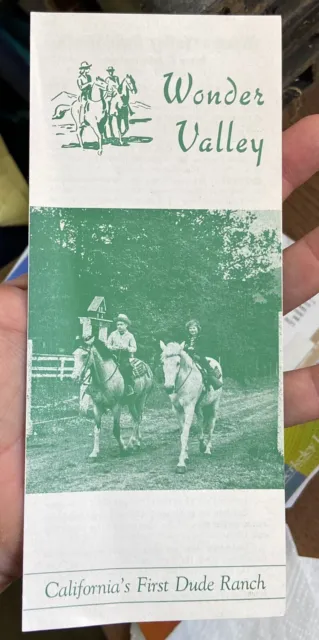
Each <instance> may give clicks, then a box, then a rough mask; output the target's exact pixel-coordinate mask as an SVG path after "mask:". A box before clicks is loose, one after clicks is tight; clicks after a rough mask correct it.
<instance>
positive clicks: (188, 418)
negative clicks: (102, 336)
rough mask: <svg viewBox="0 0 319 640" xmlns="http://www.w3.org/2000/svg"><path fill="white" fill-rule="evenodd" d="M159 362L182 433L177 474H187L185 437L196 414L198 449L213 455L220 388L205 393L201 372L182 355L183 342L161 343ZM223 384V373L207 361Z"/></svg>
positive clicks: (217, 366)
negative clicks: (198, 426) (198, 425)
mask: <svg viewBox="0 0 319 640" xmlns="http://www.w3.org/2000/svg"><path fill="white" fill-rule="evenodd" d="M160 346H161V349H162V355H161V362H162V366H163V372H164V388H165V391H166V392H167V393H168V394H169V397H170V400H171V403H172V407H173V409H174V411H175V414H176V416H177V418H178V421H179V424H180V429H181V449H180V455H179V460H178V465H177V471H178V472H179V473H184V472H185V471H186V461H187V460H188V437H189V431H190V428H191V425H192V422H193V419H194V416H195V414H196V415H197V418H198V420H199V422H200V426H201V428H200V434H199V446H200V451H201V452H202V453H205V454H206V455H210V454H211V452H212V436H213V431H214V427H215V422H216V416H217V410H218V407H219V403H220V399H221V393H222V387H220V388H219V389H217V390H214V389H212V388H210V389H209V390H208V391H206V390H205V388H204V384H203V377H202V374H201V371H200V369H199V368H198V366H197V365H196V363H195V362H194V361H193V360H192V358H191V357H190V355H188V353H186V351H184V346H185V342H182V344H179V343H177V342H169V343H168V344H164V342H162V341H161V342H160ZM207 360H208V361H209V363H210V365H211V366H212V367H213V368H215V369H216V370H217V371H218V373H219V375H220V377H221V380H222V369H221V366H220V364H219V362H217V360H214V359H213V358H207Z"/></svg>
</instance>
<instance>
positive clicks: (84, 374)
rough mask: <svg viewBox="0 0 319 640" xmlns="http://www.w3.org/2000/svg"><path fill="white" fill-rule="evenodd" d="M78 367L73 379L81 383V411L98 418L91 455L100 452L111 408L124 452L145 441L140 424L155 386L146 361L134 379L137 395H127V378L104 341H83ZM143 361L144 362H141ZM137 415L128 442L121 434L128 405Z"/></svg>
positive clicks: (77, 360) (117, 438)
mask: <svg viewBox="0 0 319 640" xmlns="http://www.w3.org/2000/svg"><path fill="white" fill-rule="evenodd" d="M73 356H74V368H73V372H72V379H73V380H75V381H77V382H79V383H80V384H81V389H80V411H81V413H82V415H84V416H85V417H87V418H93V419H94V423H95V426H94V446H93V450H92V453H91V454H90V458H96V457H97V456H98V454H99V452H100V431H101V419H102V415H103V414H105V413H106V412H107V411H108V410H110V411H111V412H112V414H113V434H114V436H115V438H116V440H117V442H118V444H119V447H120V452H124V451H125V450H126V449H134V448H136V447H139V446H140V444H141V434H140V425H141V421H142V417H143V412H144V407H145V403H146V400H147V397H148V395H149V393H150V391H151V389H152V385H153V374H152V371H151V369H150V367H149V366H148V365H147V364H146V363H142V364H143V368H144V373H143V374H142V375H141V376H140V377H138V378H135V380H134V395H133V396H129V397H128V398H126V397H125V393H124V379H123V376H122V374H121V372H120V370H119V367H118V364H117V363H116V362H115V361H114V359H113V357H112V353H111V351H110V350H109V349H108V348H107V347H106V346H105V345H104V344H103V343H99V344H98V343H97V341H93V342H92V344H85V343H83V344H81V345H79V346H78V347H77V349H76V350H75V351H74V353H73ZM140 362H141V361H140ZM125 404H126V405H127V407H128V410H129V412H130V414H131V416H132V418H133V421H134V427H133V433H132V435H131V437H130V439H129V442H128V444H126V443H125V442H124V441H123V438H122V436H121V425H120V420H121V413H122V409H123V406H124V405H125Z"/></svg>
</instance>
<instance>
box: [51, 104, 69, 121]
mask: <svg viewBox="0 0 319 640" xmlns="http://www.w3.org/2000/svg"><path fill="white" fill-rule="evenodd" d="M70 109H71V106H70V105H67V104H58V106H57V107H56V108H55V111H54V114H53V116H52V120H62V118H64V116H65V114H66V112H67V111H70Z"/></svg>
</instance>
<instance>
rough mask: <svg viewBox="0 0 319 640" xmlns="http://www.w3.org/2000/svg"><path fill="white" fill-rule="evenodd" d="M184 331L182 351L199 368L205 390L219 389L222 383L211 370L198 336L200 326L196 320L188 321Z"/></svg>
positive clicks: (203, 346)
mask: <svg viewBox="0 0 319 640" xmlns="http://www.w3.org/2000/svg"><path fill="white" fill-rule="evenodd" d="M185 329H186V337H185V346H184V351H186V353H188V354H189V355H190V356H191V358H192V359H193V360H194V362H196V364H198V365H199V366H200V368H201V372H202V376H203V382H204V385H205V387H206V390H207V391H208V390H209V388H210V387H213V389H214V390H216V389H220V387H221V386H222V382H221V380H220V376H219V373H218V372H216V371H214V370H213V369H212V368H211V366H210V363H209V360H207V353H206V351H205V345H204V343H203V341H202V339H201V336H200V333H201V326H200V324H199V322H198V320H195V319H192V320H189V322H187V323H186V325H185Z"/></svg>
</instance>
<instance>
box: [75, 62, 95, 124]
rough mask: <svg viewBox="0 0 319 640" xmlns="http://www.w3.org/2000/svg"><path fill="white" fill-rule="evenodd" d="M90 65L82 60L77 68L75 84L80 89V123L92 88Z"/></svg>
mask: <svg viewBox="0 0 319 640" xmlns="http://www.w3.org/2000/svg"><path fill="white" fill-rule="evenodd" d="M91 67H92V65H91V64H88V62H82V63H81V66H80V68H79V75H78V79H77V85H78V87H79V89H80V91H81V93H80V98H79V100H80V105H81V106H80V114H79V121H80V123H82V122H83V121H84V118H85V113H86V110H87V103H88V100H89V98H90V97H91V90H92V77H91V76H90V74H89V69H91Z"/></svg>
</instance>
